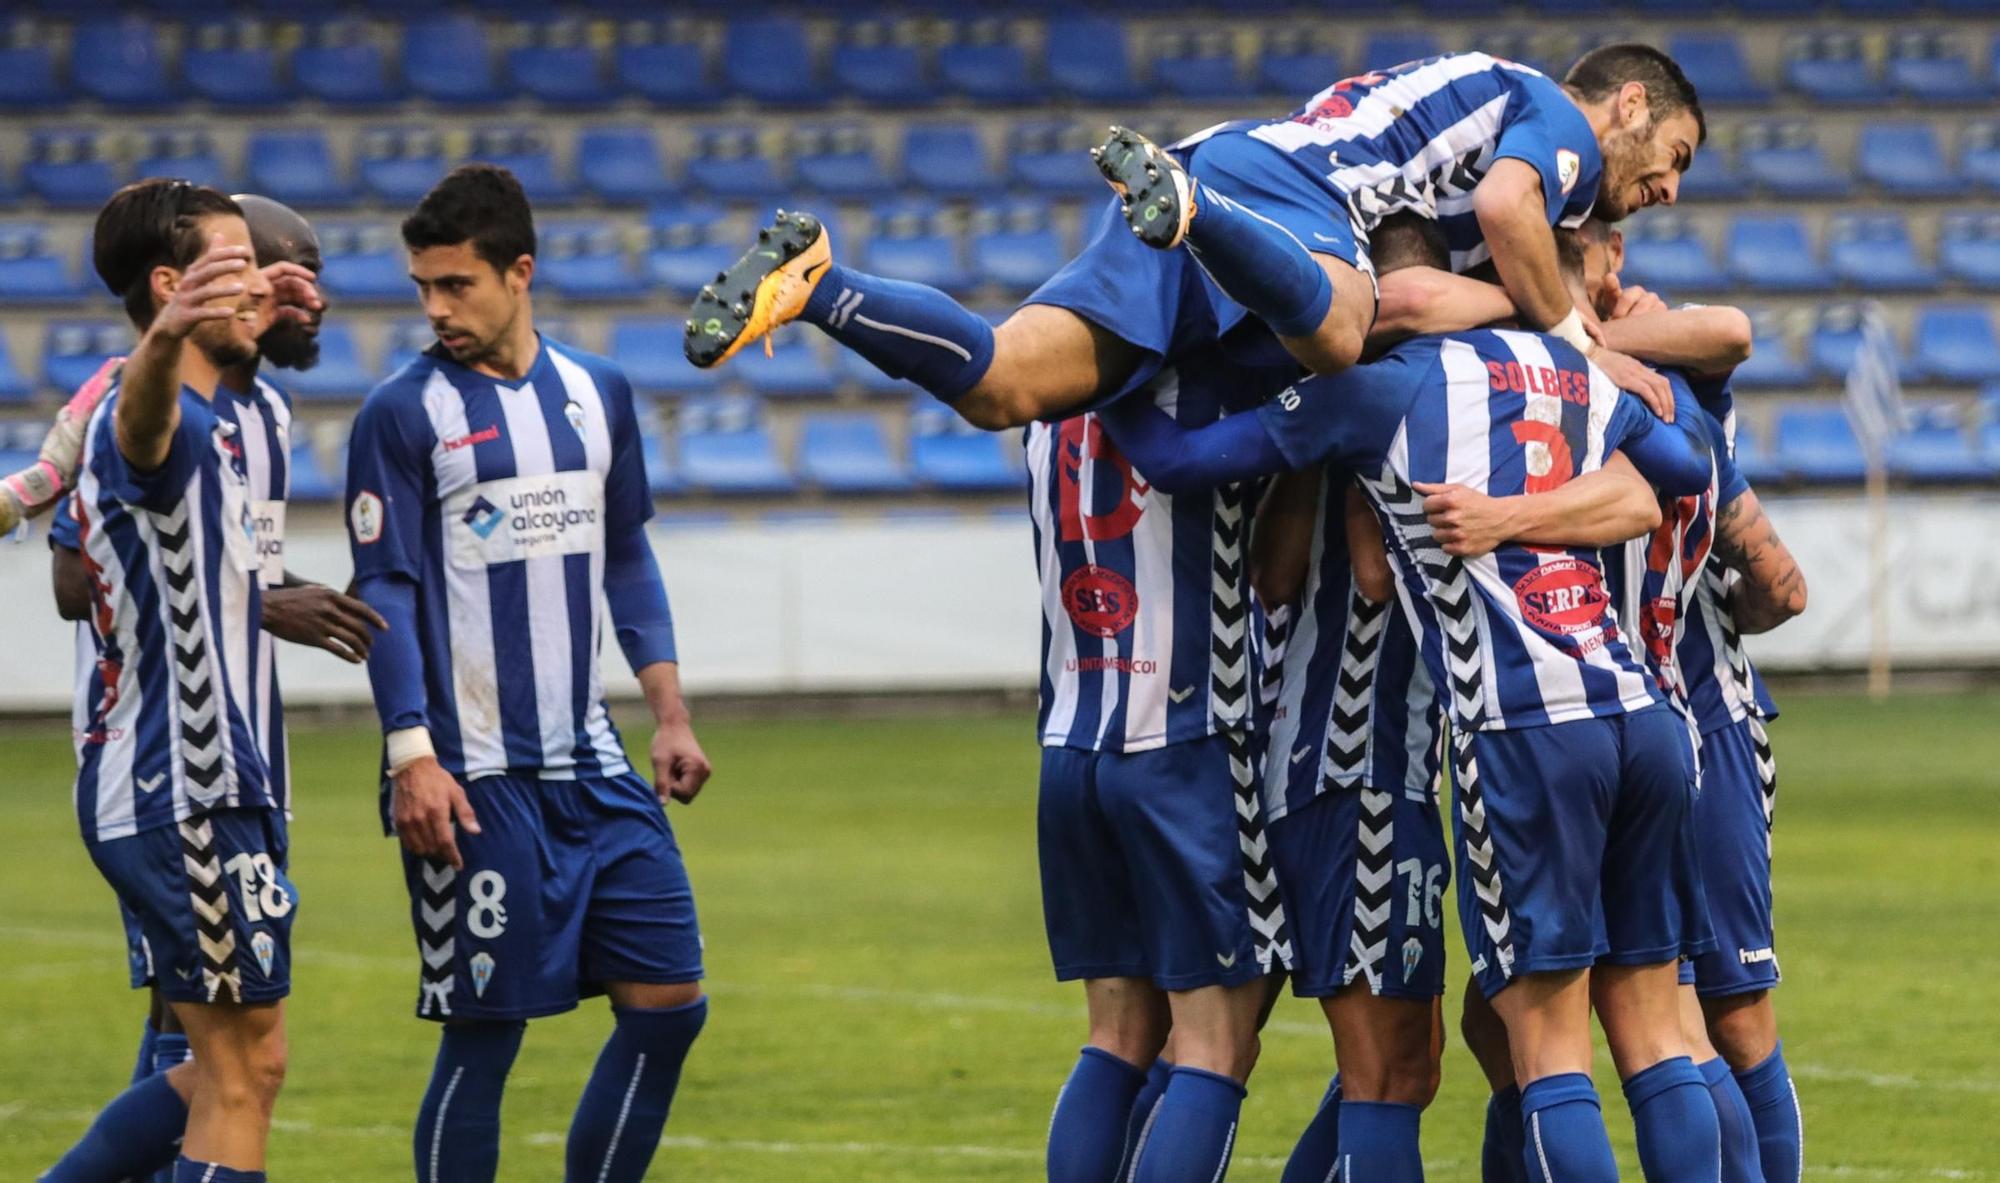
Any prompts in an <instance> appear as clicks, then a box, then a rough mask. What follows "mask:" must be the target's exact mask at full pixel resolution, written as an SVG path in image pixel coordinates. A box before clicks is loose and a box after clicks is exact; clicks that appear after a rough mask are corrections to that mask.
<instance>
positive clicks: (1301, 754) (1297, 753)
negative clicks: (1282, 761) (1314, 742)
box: [1292, 745, 1312, 764]
mask: <svg viewBox="0 0 2000 1183" xmlns="http://www.w3.org/2000/svg"><path fill="white" fill-rule="evenodd" d="M1310 755H1312V747H1311V745H1307V746H1306V747H1303V748H1295V749H1293V751H1292V763H1294V764H1297V763H1298V762H1299V761H1301V760H1303V759H1305V758H1306V757H1307V756H1310Z"/></svg>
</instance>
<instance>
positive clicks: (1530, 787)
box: [1452, 705, 1715, 997]
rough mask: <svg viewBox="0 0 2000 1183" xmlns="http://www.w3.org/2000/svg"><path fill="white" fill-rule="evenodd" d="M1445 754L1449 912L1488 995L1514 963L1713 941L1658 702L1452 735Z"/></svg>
mask: <svg viewBox="0 0 2000 1183" xmlns="http://www.w3.org/2000/svg"><path fill="white" fill-rule="evenodd" d="M1452 760H1453V773H1454V775H1453V779H1454V781H1455V782H1456V783H1455V786H1454V792H1455V794H1456V797H1457V805H1458V827H1457V830H1458V834H1457V838H1458V841H1457V847H1458V902H1459V919H1460V921H1461V922H1462V924H1463V926H1464V928H1465V939H1466V946H1467V948H1468V951H1469V952H1470V954H1471V957H1472V972H1473V975H1474V976H1475V977H1476V978H1477V979H1478V980H1479V985H1480V989H1481V990H1482V991H1484V992H1485V993H1486V995H1487V996H1488V997H1491V996H1492V995H1494V994H1497V993H1499V992H1500V991H1501V990H1502V989H1504V988H1505V987H1506V985H1507V983H1508V982H1509V981H1511V980H1512V979H1513V978H1515V977H1518V976H1520V975H1522V974H1531V973H1551V972H1555V971H1559V970H1570V969H1582V968H1585V967H1587V966H1590V965H1593V964H1595V963H1597V962H1599V961H1606V962H1610V963H1612V964H1617V965H1654V964H1658V963H1661V962H1668V961H1673V960H1675V959H1676V958H1680V957H1692V956H1696V955H1698V954H1701V953H1706V952H1708V951H1709V950H1710V949H1711V948H1713V947H1714V944H1715V939H1714V937H1713V936H1712V935H1711V933H1710V931H1709V925H1708V909H1707V905H1706V903H1705V902H1704V901H1703V899H1702V890H1701V874H1700V869H1699V866H1698V861H1697V857H1696V854H1695V820H1694V801H1695V792H1696V789H1695V773H1694V753H1693V746H1692V740H1691V737H1690V736H1689V734H1688V729H1687V725H1686V724H1685V723H1684V722H1683V721H1682V720H1681V718H1680V716H1678V715H1677V714H1675V713H1674V712H1673V711H1672V710H1670V709H1668V708H1667V707H1665V706H1660V705H1655V706H1650V707H1647V708H1645V709H1644V710H1640V711H1636V712H1633V713H1632V714H1629V715H1614V716H1611V717H1609V718H1604V719H1581V720H1577V721H1575V722H1570V723H1556V724H1552V725H1550V726H1546V727H1529V728H1521V729H1519V730H1512V731H1475V732H1471V733H1469V734H1454V735H1453V742H1452Z"/></svg>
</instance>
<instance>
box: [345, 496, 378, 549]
mask: <svg viewBox="0 0 2000 1183" xmlns="http://www.w3.org/2000/svg"><path fill="white" fill-rule="evenodd" d="M347 528H348V530H349V531H350V532H352V533H353V535H354V541H356V542H358V543H360V544H362V545H363V546H366V545H368V544H369V543H371V542H380V541H381V540H382V498H380V497H379V496H377V495H375V494H374V493H371V492H369V491H368V490H366V489H363V490H361V492H359V493H356V494H355V495H354V501H353V502H352V503H351V504H349V505H348V507H347Z"/></svg>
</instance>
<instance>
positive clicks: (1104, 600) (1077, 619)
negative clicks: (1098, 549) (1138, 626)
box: [1062, 563, 1139, 637]
mask: <svg viewBox="0 0 2000 1183" xmlns="http://www.w3.org/2000/svg"><path fill="white" fill-rule="evenodd" d="M1062 602H1063V610H1064V611H1065V612H1068V613H1069V618H1070V620H1071V621H1072V622H1074V623H1075V625H1076V627H1078V628H1080V629H1082V630H1083V631H1084V632H1087V633H1089V634H1090V635H1091V636H1094V637H1115V636H1117V635H1118V634H1119V633H1122V632H1124V631H1125V630H1126V629H1128V628H1130V627H1132V621H1133V619H1134V618H1136V617H1137V616H1138V615H1139V589H1138V588H1136V587H1133V586H1132V581H1131V580H1129V579H1127V578H1125V577H1124V576H1123V575H1120V574H1119V573H1118V572H1116V571H1113V570H1111V569H1110V568H1109V567H1099V566H1097V565H1096V564H1094V563H1093V564H1090V565H1088V566H1084V567H1079V568H1077V569H1076V570H1074V571H1072V572H1070V573H1069V577H1068V578H1067V579H1064V580H1063V583H1062Z"/></svg>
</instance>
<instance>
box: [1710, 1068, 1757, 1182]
mask: <svg viewBox="0 0 2000 1183" xmlns="http://www.w3.org/2000/svg"><path fill="white" fill-rule="evenodd" d="M1698 1067H1699V1068H1700V1070H1701V1078H1702V1079H1703V1080H1704V1081H1706V1082H1708V1097H1709V1100H1711V1101H1714V1102H1715V1120H1716V1122H1717V1124H1718V1125H1719V1126H1720V1128H1721V1130H1722V1183H1764V1166H1763V1164H1762V1163H1760V1162H1759V1161H1758V1160H1757V1126H1756V1123H1754V1122H1753V1121H1751V1120H1750V1105H1749V1103H1748V1102H1746V1101H1744V1099H1743V1090H1742V1089H1741V1088H1739V1087H1738V1086H1737V1084H1736V1077H1734V1076H1732V1075H1731V1074H1730V1072H1729V1064H1728V1062H1727V1061H1725V1060H1723V1058H1722V1057H1721V1056H1717V1057H1715V1058H1714V1059H1713V1060H1710V1061H1709V1062H1707V1063H1706V1064H1701V1065H1698Z"/></svg>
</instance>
